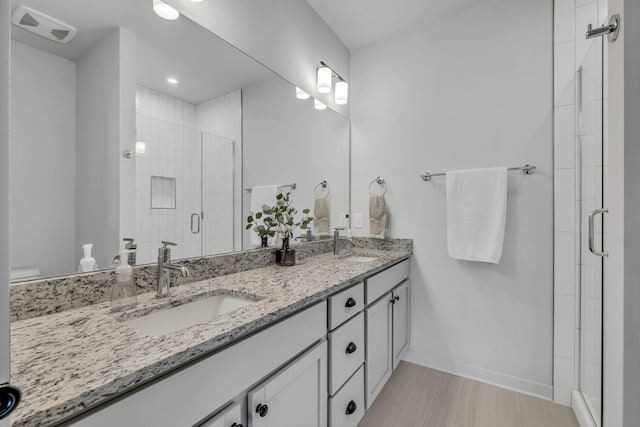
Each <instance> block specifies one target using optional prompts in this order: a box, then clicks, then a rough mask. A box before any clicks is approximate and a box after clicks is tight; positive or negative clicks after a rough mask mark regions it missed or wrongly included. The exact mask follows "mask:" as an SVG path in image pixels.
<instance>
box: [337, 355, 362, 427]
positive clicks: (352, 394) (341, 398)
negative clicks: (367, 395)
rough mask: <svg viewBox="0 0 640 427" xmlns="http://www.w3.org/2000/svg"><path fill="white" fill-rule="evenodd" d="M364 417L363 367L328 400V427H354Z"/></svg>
mask: <svg viewBox="0 0 640 427" xmlns="http://www.w3.org/2000/svg"><path fill="white" fill-rule="evenodd" d="M363 416H364V366H360V369H358V371H357V372H356V373H355V374H354V375H353V376H352V377H351V378H349V381H347V383H346V384H345V385H344V387H342V389H340V391H339V392H338V393H337V394H336V395H335V396H333V397H331V398H330V399H329V423H330V424H329V426H330V427H356V426H357V425H358V423H359V422H360V421H361V420H362V417H363Z"/></svg>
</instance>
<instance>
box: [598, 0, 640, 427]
mask: <svg viewBox="0 0 640 427" xmlns="http://www.w3.org/2000/svg"><path fill="white" fill-rule="evenodd" d="M622 25H623V31H624V32H625V35H624V37H625V44H624V73H625V79H624V111H625V113H624V124H625V125H624V153H625V156H624V162H625V165H624V173H625V176H624V181H625V185H624V189H625V191H624V230H625V233H624V236H625V239H624V254H625V256H624V272H625V274H624V315H625V318H624V347H625V348H624V360H625V368H624V426H625V427H626V426H628V427H632V426H637V425H640V405H638V402H640V311H639V310H638V308H639V307H640V185H638V183H640V169H639V168H638V162H640V120H638V119H639V118H640V49H639V45H640V3H638V1H637V0H633V1H625V4H624V17H623V23H622ZM606 285H607V284H606V283H605V286H606ZM605 363H606V360H605Z"/></svg>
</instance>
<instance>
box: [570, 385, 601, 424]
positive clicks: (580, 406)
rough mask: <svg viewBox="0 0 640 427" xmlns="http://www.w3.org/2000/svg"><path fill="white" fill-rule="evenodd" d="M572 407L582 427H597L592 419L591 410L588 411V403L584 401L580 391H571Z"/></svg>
mask: <svg viewBox="0 0 640 427" xmlns="http://www.w3.org/2000/svg"><path fill="white" fill-rule="evenodd" d="M571 407H572V408H573V412H574V413H575V414H576V418H577V419H578V424H580V427H596V423H595V422H594V421H593V418H591V414H590V413H589V409H587V402H585V401H584V397H582V393H580V392H579V391H578V390H572V391H571Z"/></svg>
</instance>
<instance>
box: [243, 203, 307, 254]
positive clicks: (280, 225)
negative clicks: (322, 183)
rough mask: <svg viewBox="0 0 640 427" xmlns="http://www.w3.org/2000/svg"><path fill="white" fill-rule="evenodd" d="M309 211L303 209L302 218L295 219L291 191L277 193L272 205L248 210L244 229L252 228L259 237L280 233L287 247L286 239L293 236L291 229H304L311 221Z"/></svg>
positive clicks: (295, 213)
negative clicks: (274, 202) (256, 210)
mask: <svg viewBox="0 0 640 427" xmlns="http://www.w3.org/2000/svg"><path fill="white" fill-rule="evenodd" d="M309 212H311V211H310V210H309V209H303V210H302V218H300V219H299V220H297V221H296V218H295V216H296V215H297V214H298V210H297V209H296V208H295V207H293V204H292V201H291V193H287V194H282V193H279V194H278V195H277V196H276V204H275V205H274V206H269V205H262V212H256V213H253V212H250V214H249V216H248V217H247V227H246V229H247V230H251V229H253V231H255V232H256V233H257V234H258V236H260V238H263V237H275V236H276V233H279V234H281V235H282V239H283V247H284V245H285V243H284V242H285V241H286V242H287V243H286V246H287V247H288V246H289V244H288V240H289V239H291V238H292V237H293V231H294V230H295V229H296V228H298V227H300V228H301V229H303V230H306V229H307V228H308V227H309V224H310V223H311V221H313V217H311V216H309ZM260 220H262V221H261V222H260Z"/></svg>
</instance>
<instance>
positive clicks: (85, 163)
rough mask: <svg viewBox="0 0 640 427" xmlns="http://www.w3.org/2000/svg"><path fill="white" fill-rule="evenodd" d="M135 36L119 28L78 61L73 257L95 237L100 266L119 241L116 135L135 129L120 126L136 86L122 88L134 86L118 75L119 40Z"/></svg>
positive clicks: (122, 51)
mask: <svg viewBox="0 0 640 427" xmlns="http://www.w3.org/2000/svg"><path fill="white" fill-rule="evenodd" d="M134 37H135V36H132V35H131V33H130V32H129V31H128V30H125V29H123V28H117V29H115V30H113V31H112V32H110V33H109V34H108V35H107V36H106V37H105V38H104V39H103V40H101V41H100V42H99V43H97V44H96V45H95V46H94V47H93V48H92V49H91V50H90V51H89V52H87V53H85V54H84V55H83V56H82V57H81V58H80V59H78V61H77V62H76V65H77V87H76V88H77V101H76V106H77V109H78V115H77V130H76V137H77V152H76V154H77V157H76V160H77V161H76V171H77V185H76V218H77V228H76V231H77V235H76V258H77V259H78V260H79V259H80V257H81V250H82V248H81V246H82V244H84V243H93V244H94V246H93V249H94V251H93V254H94V255H93V256H94V258H95V259H96V261H97V263H98V267H99V268H109V267H110V266H111V263H112V259H113V257H114V256H115V255H116V254H117V253H118V251H119V247H120V246H121V245H120V241H119V239H120V172H119V168H118V167H117V166H116V165H119V164H120V158H121V157H122V152H121V146H122V144H123V142H121V140H120V139H121V138H122V137H123V134H127V133H129V132H131V131H132V130H133V129H128V128H124V129H123V130H121V125H123V124H125V123H124V122H123V121H122V120H123V118H122V115H121V114H124V111H126V110H123V108H124V107H125V106H126V105H125V104H127V103H131V107H130V108H131V114H133V111H134V110H133V109H134V108H135V90H134V91H133V93H130V94H128V95H127V94H126V88H129V89H131V87H132V86H131V85H130V83H129V82H125V81H123V80H122V79H121V75H120V70H121V67H122V69H129V67H130V65H126V64H123V63H122V62H123V61H125V60H127V58H128V56H129V55H128V54H127V53H131V49H130V47H127V48H125V47H123V44H125V43H127V42H129V43H130V42H131V41H132V40H133V41H134V42H135V38H134ZM129 59H130V58H129ZM126 75H130V73H128V72H127V73H126ZM133 88H134V89H135V86H133ZM129 120H135V119H134V118H132V119H129ZM131 123H133V122H131ZM127 126H129V125H127ZM133 132H135V131H133ZM132 135H134V134H132Z"/></svg>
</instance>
